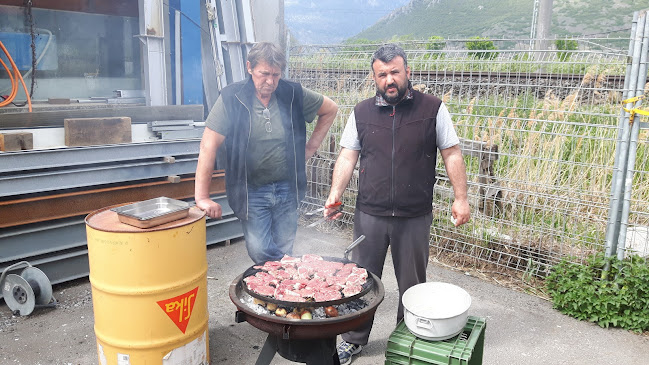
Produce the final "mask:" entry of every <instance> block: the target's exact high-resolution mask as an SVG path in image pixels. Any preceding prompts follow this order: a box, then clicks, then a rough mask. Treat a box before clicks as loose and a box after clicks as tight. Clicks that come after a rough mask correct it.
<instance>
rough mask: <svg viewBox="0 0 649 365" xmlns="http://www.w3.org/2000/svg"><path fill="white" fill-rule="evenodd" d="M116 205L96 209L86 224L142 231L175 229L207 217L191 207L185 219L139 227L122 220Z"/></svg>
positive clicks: (110, 228) (111, 229)
mask: <svg viewBox="0 0 649 365" xmlns="http://www.w3.org/2000/svg"><path fill="white" fill-rule="evenodd" d="M115 207H116V206H111V207H106V208H103V209H100V210H98V211H95V212H93V213H91V214H90V215H88V216H87V217H86V224H87V225H88V227H91V228H93V229H96V230H98V231H103V232H116V233H142V232H153V231H163V230H166V229H174V228H178V227H182V226H186V225H188V224H192V223H194V222H196V221H198V220H200V219H203V217H205V212H204V211H202V210H200V209H199V208H197V207H192V208H191V209H189V214H188V215H187V217H185V218H183V219H178V220H175V221H172V222H169V223H165V224H161V225H158V226H155V227H150V228H139V227H135V226H131V225H128V224H126V223H122V222H120V220H119V218H118V217H117V213H115V212H113V211H112V210H111V208H115Z"/></svg>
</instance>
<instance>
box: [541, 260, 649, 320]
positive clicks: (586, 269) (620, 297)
mask: <svg viewBox="0 0 649 365" xmlns="http://www.w3.org/2000/svg"><path fill="white" fill-rule="evenodd" d="M607 263H608V264H609V265H610V268H609V270H608V271H604V268H605V266H606V264H607ZM546 287H547V289H548V292H549V293H550V295H551V296H552V302H553V303H554V308H556V309H558V310H559V311H561V313H564V314H567V315H569V316H572V317H575V318H577V319H580V320H586V321H590V322H593V323H597V324H598V325H599V326H601V327H605V328H608V327H609V326H612V327H620V328H624V329H627V330H632V331H636V332H642V331H647V330H649V265H648V264H647V262H646V261H645V260H644V259H643V258H641V257H639V256H637V255H634V256H631V257H629V258H626V259H625V260H623V261H620V260H618V259H617V258H615V257H613V258H605V257H604V255H603V254H598V255H595V256H592V257H590V258H589V259H588V261H587V263H586V264H585V265H579V264H575V263H572V262H570V261H569V260H568V259H566V258H564V259H563V260H562V261H561V262H560V263H558V264H557V265H555V266H554V267H553V268H552V272H551V274H550V275H549V276H548V277H547V280H546Z"/></svg>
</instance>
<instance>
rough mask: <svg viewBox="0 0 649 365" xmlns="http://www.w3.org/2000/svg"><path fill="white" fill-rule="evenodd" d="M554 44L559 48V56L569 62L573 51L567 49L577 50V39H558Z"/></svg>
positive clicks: (561, 59)
mask: <svg viewBox="0 0 649 365" xmlns="http://www.w3.org/2000/svg"><path fill="white" fill-rule="evenodd" d="M554 45H555V46H556V47H557V49H558V50H559V51H558V52H557V57H558V58H559V61H561V62H567V61H568V60H570V56H572V52H567V51H576V50H577V41H576V40H574V39H557V40H556V41H555V42H554Z"/></svg>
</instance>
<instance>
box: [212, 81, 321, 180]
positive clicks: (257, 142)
mask: <svg viewBox="0 0 649 365" xmlns="http://www.w3.org/2000/svg"><path fill="white" fill-rule="evenodd" d="M302 90H303V95H304V101H303V107H304V109H303V114H304V118H305V121H307V122H309V123H311V122H312V121H313V120H314V119H315V117H316V115H317V112H318V109H320V106H322V102H323V100H324V97H323V96H322V94H319V93H316V92H314V91H311V90H309V89H306V88H304V87H303V88H302ZM265 109H268V112H264V110H265ZM250 112H251V114H252V120H251V122H252V127H251V129H250V142H249V143H248V154H247V156H246V162H247V168H248V184H250V185H252V186H261V185H265V184H268V183H271V182H275V181H281V180H286V179H287V178H288V176H290V175H289V165H288V163H287V161H286V138H285V137H286V133H291V131H286V130H285V128H284V126H283V124H282V121H281V114H280V112H279V105H278V104H277V99H276V98H275V94H273V95H272V96H271V99H270V102H269V103H268V108H266V107H264V105H263V104H262V103H261V101H259V100H258V99H257V98H254V101H253V105H252V109H251V110H250ZM264 114H265V115H264ZM236 122H238V121H236V120H233V119H232V118H229V117H228V115H227V110H226V108H225V104H224V103H223V100H222V99H221V97H219V98H218V99H217V100H216V103H214V106H213V107H212V110H210V113H209V115H208V116H207V119H206V120H205V126H206V127H207V128H209V129H211V130H213V131H214V132H216V133H219V134H221V135H223V136H225V137H226V138H228V136H229V132H230V130H231V129H232V125H233V123H236ZM297 152H298V153H299V151H297ZM291 167H292V166H291Z"/></svg>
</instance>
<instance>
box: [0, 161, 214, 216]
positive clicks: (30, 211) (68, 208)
mask: <svg viewBox="0 0 649 365" xmlns="http://www.w3.org/2000/svg"><path fill="white" fill-rule="evenodd" d="M224 192H225V173H224V172H223V171H219V172H217V173H215V174H214V175H213V177H212V183H211V185H210V194H220V193H224ZM159 196H166V197H169V198H173V199H186V198H191V197H193V196H194V177H190V178H184V179H181V181H180V182H179V183H176V184H172V183H170V182H168V181H157V182H150V183H139V184H132V185H124V186H118V187H111V188H103V189H92V190H84V191H79V192H73V193H63V194H54V195H47V196H40V197H35V198H27V199H16V200H8V201H2V202H0V228H5V227H12V226H18V225H22V224H28V223H35V222H42V221H48V220H53V219H60V218H67V217H73V216H77V215H83V214H88V213H91V212H93V211H95V210H97V209H101V208H103V207H106V206H112V205H118V204H124V203H130V202H136V201H143V200H147V199H152V198H156V197H159Z"/></svg>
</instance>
